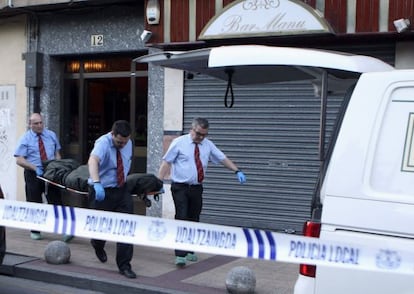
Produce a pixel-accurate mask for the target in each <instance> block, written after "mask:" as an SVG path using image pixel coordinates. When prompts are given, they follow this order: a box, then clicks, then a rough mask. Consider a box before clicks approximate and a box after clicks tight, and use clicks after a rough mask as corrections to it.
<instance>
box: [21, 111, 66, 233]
mask: <svg viewBox="0 0 414 294" xmlns="http://www.w3.org/2000/svg"><path fill="white" fill-rule="evenodd" d="M29 128H30V129H29V130H28V131H27V132H26V133H24V134H23V136H22V137H21V138H20V140H19V143H18V145H17V148H16V151H15V152H14V157H15V158H16V163H17V165H19V166H21V167H23V168H24V180H25V183H26V186H25V191H26V200H27V201H29V202H37V203H42V202H43V199H42V193H44V192H45V185H46V184H45V182H44V181H42V180H40V179H39V178H37V176H42V175H43V165H42V159H41V152H40V146H41V145H40V144H42V145H43V147H44V151H45V156H46V158H45V159H43V160H52V159H61V155H60V149H61V146H60V143H59V140H58V138H57V136H56V134H55V132H53V131H51V130H48V129H45V128H44V124H43V118H42V116H41V115H40V114H39V113H33V114H32V115H31V116H30V118H29ZM46 198H47V201H48V203H50V204H54V205H62V198H61V194H60V190H59V188H57V187H55V186H53V185H49V186H48V191H47V194H46ZM30 236H31V238H32V239H33V240H40V239H42V235H41V234H40V232H39V231H31V233H30Z"/></svg>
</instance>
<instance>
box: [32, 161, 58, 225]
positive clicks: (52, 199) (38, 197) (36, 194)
mask: <svg viewBox="0 0 414 294" xmlns="http://www.w3.org/2000/svg"><path fill="white" fill-rule="evenodd" d="M24 181H25V183H26V185H25V191H26V200H27V201H28V202H36V203H42V202H43V199H42V193H45V196H46V199H47V202H48V203H49V204H53V205H62V204H63V203H62V194H61V191H60V188H59V187H56V186H54V185H52V184H46V182H44V181H42V180H40V179H38V178H37V177H36V172H35V171H33V170H28V169H25V170H24ZM46 185H47V191H46V189H45V187H46ZM32 233H40V232H39V231H32Z"/></svg>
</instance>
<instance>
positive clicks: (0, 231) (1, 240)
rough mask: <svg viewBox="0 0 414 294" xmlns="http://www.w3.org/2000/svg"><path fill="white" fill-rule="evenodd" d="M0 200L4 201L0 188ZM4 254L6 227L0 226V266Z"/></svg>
mask: <svg viewBox="0 0 414 294" xmlns="http://www.w3.org/2000/svg"><path fill="white" fill-rule="evenodd" d="M0 199H4V195H3V190H2V189H1V187H0ZM5 254H6V227H3V226H0V265H1V264H2V263H3V259H4V255H5Z"/></svg>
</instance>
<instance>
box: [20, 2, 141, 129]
mask: <svg viewBox="0 0 414 294" xmlns="http://www.w3.org/2000/svg"><path fill="white" fill-rule="evenodd" d="M28 28H29V31H28V42H29V44H28V51H38V52H41V53H43V54H44V55H43V72H42V74H43V86H42V87H41V89H40V108H41V110H42V113H44V115H45V121H46V125H47V126H48V127H49V128H51V129H53V130H55V131H56V132H57V133H58V134H59V129H60V125H59V114H60V98H61V96H62V93H61V89H62V83H63V78H62V76H61V73H62V70H61V66H62V64H61V62H60V61H59V56H65V55H82V54H99V53H116V52H133V51H138V50H143V49H145V44H144V43H143V42H142V41H141V39H140V37H139V36H140V34H141V32H142V30H143V29H144V7H143V4H142V3H141V2H138V1H137V2H136V3H129V4H119V5H107V6H105V7H95V8H93V9H91V8H82V9H77V10H70V9H62V10H59V11H53V12H41V13H39V14H37V15H36V17H34V16H32V17H31V18H30V20H29V25H28ZM91 35H103V37H104V38H103V46H91ZM30 92H31V94H30V95H29V97H30V99H34V96H35V95H34V94H33V92H34V91H33V89H31V90H30ZM30 105H31V111H33V101H31V103H30Z"/></svg>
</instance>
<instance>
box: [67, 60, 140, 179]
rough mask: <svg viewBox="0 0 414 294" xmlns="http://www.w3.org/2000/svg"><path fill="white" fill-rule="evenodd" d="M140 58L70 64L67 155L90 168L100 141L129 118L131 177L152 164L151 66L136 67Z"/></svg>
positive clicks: (74, 62) (69, 61) (83, 61)
mask: <svg viewBox="0 0 414 294" xmlns="http://www.w3.org/2000/svg"><path fill="white" fill-rule="evenodd" d="M134 58H136V55H134V56H120V57H108V58H99V59H80V58H79V59H70V60H66V61H65V75H64V89H63V103H62V105H63V106H62V118H63V120H62V121H63V123H62V128H63V130H62V132H61V134H63V136H62V139H61V141H62V153H63V156H64V157H65V158H72V159H75V160H77V161H78V162H80V163H81V164H86V163H87V160H88V158H89V154H90V152H91V150H92V148H93V145H94V142H95V140H96V139H97V138H98V137H99V136H101V135H103V134H105V133H107V132H109V131H110V130H111V127H112V124H113V122H114V121H116V120H119V119H124V120H127V121H129V122H130V124H131V127H132V130H133V131H132V134H131V139H132V140H133V144H134V155H133V162H132V166H131V173H145V172H146V165H147V113H148V111H147V106H148V103H147V92H148V78H147V75H148V74H147V68H146V65H140V67H141V68H139V69H138V68H136V64H135V63H134V62H133V59H134Z"/></svg>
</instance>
